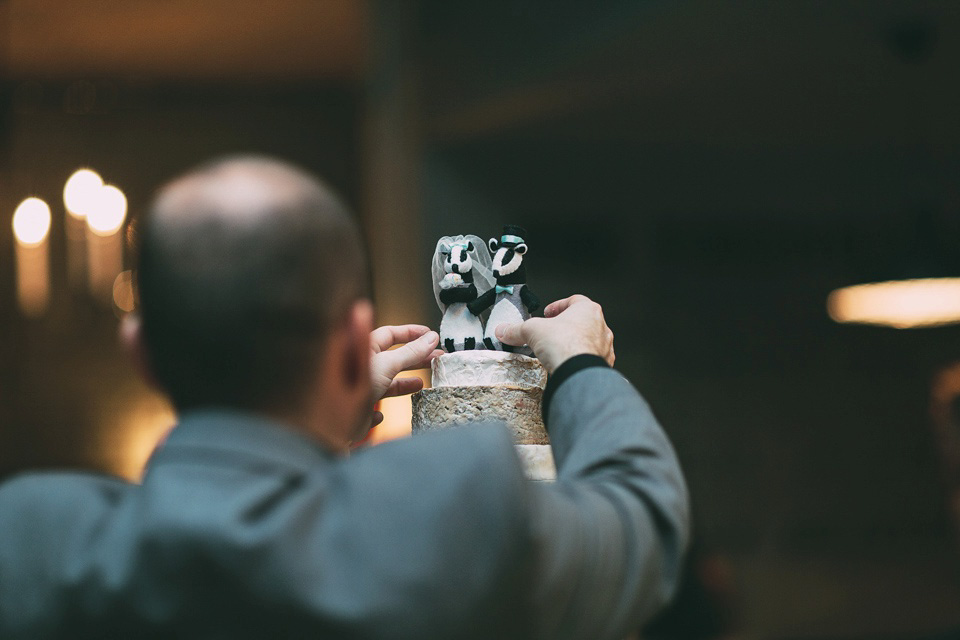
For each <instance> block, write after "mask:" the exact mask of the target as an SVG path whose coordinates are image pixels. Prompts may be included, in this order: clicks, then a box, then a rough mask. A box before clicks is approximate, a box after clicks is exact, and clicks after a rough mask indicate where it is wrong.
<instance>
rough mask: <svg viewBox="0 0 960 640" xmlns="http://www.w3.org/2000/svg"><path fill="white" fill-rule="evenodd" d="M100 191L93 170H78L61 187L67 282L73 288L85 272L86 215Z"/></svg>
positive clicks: (100, 183)
mask: <svg viewBox="0 0 960 640" xmlns="http://www.w3.org/2000/svg"><path fill="white" fill-rule="evenodd" d="M102 188H103V179H102V178H101V177H100V175H99V174H97V172H96V171H92V170H90V169H78V170H77V171H75V172H74V173H73V175H72V176H70V179H69V180H67V183H66V184H65V185H64V187H63V205H64V208H65V209H66V211H67V215H66V220H65V221H64V228H65V229H66V232H67V280H68V281H69V283H70V286H71V287H73V288H74V289H77V290H79V289H82V288H83V286H84V280H85V278H84V273H85V272H86V258H87V253H86V230H85V227H86V224H85V222H84V221H85V219H86V217H87V213H88V212H90V211H91V210H93V209H94V208H95V207H96V203H97V197H98V196H99V193H100V189H102Z"/></svg>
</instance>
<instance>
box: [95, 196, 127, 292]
mask: <svg viewBox="0 0 960 640" xmlns="http://www.w3.org/2000/svg"><path fill="white" fill-rule="evenodd" d="M126 217H127V198H126V196H124V195H123V192H122V191H120V189H118V188H116V187H115V186H113V185H109V184H108V185H104V186H102V187H101V188H100V190H99V191H98V192H97V201H96V204H95V206H93V207H92V208H91V209H90V210H89V211H88V212H87V276H88V282H89V286H90V293H91V295H93V296H94V297H96V298H100V299H102V300H104V301H106V302H110V300H111V299H112V298H113V282H114V280H115V279H116V277H117V275H118V274H119V273H120V272H121V271H123V241H122V239H121V235H122V234H121V233H120V229H121V228H123V222H124V220H125V219H126Z"/></svg>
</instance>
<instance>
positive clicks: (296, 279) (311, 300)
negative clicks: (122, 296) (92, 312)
mask: <svg viewBox="0 0 960 640" xmlns="http://www.w3.org/2000/svg"><path fill="white" fill-rule="evenodd" d="M139 231H140V235H139V241H140V247H139V248H140V252H139V268H138V285H139V293H140V313H141V318H142V323H143V337H144V342H145V345H146V348H147V355H148V359H149V361H150V366H151V369H152V370H153V373H154V375H155V376H156V378H157V379H158V382H159V383H160V384H161V385H162V386H163V387H164V388H165V390H166V391H167V392H168V393H169V394H170V396H171V398H172V400H173V402H174V404H175V405H176V406H177V407H178V408H179V409H186V408H191V407H194V406H199V405H221V406H223V405H226V406H235V407H238V408H244V409H255V410H262V409H269V408H271V407H272V406H275V405H279V404H284V403H291V402H295V401H297V399H298V398H299V396H300V394H302V393H303V391H304V386H305V385H306V384H308V383H310V382H311V379H310V378H309V375H310V373H311V372H312V371H313V365H314V363H315V361H316V358H317V357H319V355H320V353H321V352H322V350H323V346H324V343H325V338H326V335H327V332H328V331H329V329H330V327H331V326H332V325H333V324H334V323H336V322H337V321H338V320H339V319H341V318H342V316H343V314H344V313H345V312H346V310H347V309H348V308H349V306H350V304H351V303H352V302H354V301H355V300H356V299H357V298H359V297H362V296H364V295H365V294H366V282H367V275H366V269H367V266H366V260H365V257H364V254H363V249H362V245H361V241H360V236H359V233H358V230H357V227H356V224H355V223H354V222H353V220H352V219H351V217H350V215H349V213H348V212H347V210H346V208H345V207H344V206H343V205H342V204H341V203H340V201H339V200H338V199H337V198H336V197H335V196H334V195H333V194H332V193H331V191H330V190H329V189H327V188H326V187H325V186H324V185H322V184H321V183H320V182H318V181H317V180H316V179H315V178H313V177H312V176H310V175H308V174H307V173H305V172H303V171H301V170H299V169H297V168H295V167H292V166H290V165H287V164H284V163H281V162H278V161H275V160H270V159H266V158H250V157H244V158H228V159H224V160H219V161H216V162H213V163H210V164H207V165H204V166H201V167H199V168H197V169H195V170H194V171H191V172H190V173H188V174H187V175H185V176H183V177H181V178H179V179H177V180H175V181H173V182H171V183H170V184H168V185H167V186H165V187H164V188H163V189H161V191H160V192H159V194H158V196H157V198H156V201H155V203H154V205H153V207H152V209H151V211H150V213H149V215H148V216H147V217H146V219H145V220H143V222H142V225H141V227H140V229H139Z"/></svg>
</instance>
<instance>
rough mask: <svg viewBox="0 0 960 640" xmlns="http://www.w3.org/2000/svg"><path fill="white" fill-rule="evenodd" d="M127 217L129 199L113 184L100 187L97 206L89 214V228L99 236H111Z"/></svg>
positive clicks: (118, 229)
mask: <svg viewBox="0 0 960 640" xmlns="http://www.w3.org/2000/svg"><path fill="white" fill-rule="evenodd" d="M126 217H127V197H126V196H125V195H123V191H120V189H118V188H116V187H115V186H113V185H112V184H108V185H104V186H102V187H100V190H99V191H98V192H97V198H96V204H95V205H94V206H93V208H92V209H90V210H89V211H88V212H87V226H89V227H90V230H91V231H93V232H94V233H95V234H97V235H98V236H111V235H113V234H115V233H116V232H117V231H120V227H122V226H123V221H124V220H125V219H126Z"/></svg>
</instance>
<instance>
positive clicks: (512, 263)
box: [467, 225, 540, 355]
mask: <svg viewBox="0 0 960 640" xmlns="http://www.w3.org/2000/svg"><path fill="white" fill-rule="evenodd" d="M525 235H527V232H526V231H525V230H524V229H523V227H518V226H516V225H505V226H504V227H503V235H502V236H500V240H499V241H498V240H497V239H496V238H491V239H490V251H491V252H496V253H495V255H494V256H493V265H492V266H493V277H494V278H495V279H496V286H494V287H493V288H491V289H489V290H487V291H486V292H485V293H484V294H483V295H481V296H480V297H479V298H477V299H476V300H474V301H473V302H470V303H469V304H467V309H468V310H469V311H470V312H471V313H472V314H474V315H479V314H481V313H483V312H484V311H486V310H487V309H488V308H490V307H491V306H492V307H493V309H492V310H491V311H490V317H489V318H488V319H487V327H486V331H485V332H484V337H483V343H484V344H485V345H486V347H487V348H488V349H496V350H500V351H513V352H515V353H522V354H524V355H530V354H531V353H532V351H531V350H530V348H529V347H512V346H510V345H507V344H501V343H500V341H499V340H497V336H496V334H495V332H496V330H497V325H500V324H503V323H514V322H523V321H524V320H526V319H527V318H529V317H530V316H531V314H533V313H534V312H535V311H536V310H537V309H539V308H540V301H539V300H538V299H537V296H535V295H533V292H531V291H530V288H529V287H527V270H526V267H525V266H524V264H523V258H524V256H525V255H526V253H527V244H526V242H524V240H523V236H525Z"/></svg>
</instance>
